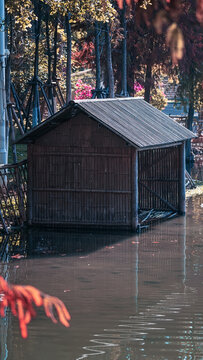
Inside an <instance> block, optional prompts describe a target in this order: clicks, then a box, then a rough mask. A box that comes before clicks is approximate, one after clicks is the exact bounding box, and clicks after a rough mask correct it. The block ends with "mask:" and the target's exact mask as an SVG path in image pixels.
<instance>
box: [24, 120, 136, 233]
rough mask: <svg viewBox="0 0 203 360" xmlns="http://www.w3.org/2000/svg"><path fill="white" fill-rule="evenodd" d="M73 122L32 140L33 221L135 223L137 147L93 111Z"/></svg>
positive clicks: (53, 222) (90, 223) (89, 223)
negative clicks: (102, 123)
mask: <svg viewBox="0 0 203 360" xmlns="http://www.w3.org/2000/svg"><path fill="white" fill-rule="evenodd" d="M71 121H74V123H72V124H71V125H70V122H71ZM70 122H67V123H64V124H62V125H61V126H59V127H58V128H57V129H56V130H55V131H51V132H50V133H48V134H47V135H45V136H44V137H43V138H41V139H39V140H38V141H37V142H36V144H34V145H29V146H30V148H31V147H32V151H30V152H29V154H30V155H29V156H30V158H32V174H31V177H32V180H31V183H32V191H31V194H30V201H29V204H30V203H31V198H32V205H31V206H32V214H31V215H30V216H31V217H32V219H30V222H31V223H38V224H50V225H52V224H61V225H63V224H65V225H67V224H72V225H74V224H75V225H77V224H78V225H83V224H85V225H95V224H97V225H122V226H129V227H130V226H131V205H132V204H131V194H132V189H131V148H130V147H129V146H127V144H126V143H125V142H124V141H123V140H121V139H120V138H119V137H117V136H116V135H114V134H112V133H111V132H110V131H108V130H106V129H105V128H103V127H101V126H98V124H97V123H96V122H95V121H93V120H91V119H89V118H87V117H82V118H79V119H72V120H70Z"/></svg>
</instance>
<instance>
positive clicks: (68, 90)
mask: <svg viewBox="0 0 203 360" xmlns="http://www.w3.org/2000/svg"><path fill="white" fill-rule="evenodd" d="M65 23H66V34H67V67H66V103H67V104H68V103H69V101H70V100H71V98H72V96H71V50H72V41H71V25H70V14H68V15H67V16H66V18H65Z"/></svg>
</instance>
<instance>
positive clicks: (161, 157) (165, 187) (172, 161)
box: [138, 146, 180, 210]
mask: <svg viewBox="0 0 203 360" xmlns="http://www.w3.org/2000/svg"><path fill="white" fill-rule="evenodd" d="M138 163H139V207H140V209H142V210H148V209H155V210H168V209H169V208H168V206H167V204H166V203H164V202H163V201H161V199H160V198H158V197H157V196H156V195H155V194H153V193H150V191H149V190H148V189H147V188H149V189H151V190H152V191H153V192H156V193H157V194H158V195H159V196H160V197H161V198H163V199H164V200H166V201H167V202H168V203H170V204H171V205H172V206H173V207H174V208H176V209H178V207H179V197H178V193H179V175H180V174H179V147H178V146H174V147H170V148H164V149H153V150H146V151H142V152H139V161H138ZM144 185H145V186H144Z"/></svg>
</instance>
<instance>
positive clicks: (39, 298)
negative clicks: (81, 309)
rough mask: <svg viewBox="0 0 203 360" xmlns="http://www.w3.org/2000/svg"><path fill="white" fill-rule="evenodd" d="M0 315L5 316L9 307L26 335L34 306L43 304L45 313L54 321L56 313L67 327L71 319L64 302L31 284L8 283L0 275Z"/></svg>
mask: <svg viewBox="0 0 203 360" xmlns="http://www.w3.org/2000/svg"><path fill="white" fill-rule="evenodd" d="M0 295H1V299H0V316H2V317H4V316H5V308H6V307H10V308H11V312H12V314H13V315H14V316H16V317H18V320H19V326H20V330H21V335H22V337H23V338H26V337H27V325H28V324H29V322H30V321H31V319H32V318H34V317H35V316H36V311H35V308H34V305H35V306H43V307H44V310H45V314H46V316H47V317H49V318H50V319H51V320H52V321H53V322H54V323H57V319H56V317H55V314H54V313H56V314H57V315H58V318H59V321H60V322H61V323H62V324H63V325H64V326H66V327H69V326H70V325H69V320H70V319H71V317H70V314H69V312H68V310H67V309H66V307H65V305H64V303H63V302H62V301H61V300H59V299H58V298H56V297H53V296H49V295H46V294H44V293H42V292H41V291H40V290H38V289H36V288H35V287H33V286H20V285H8V283H7V282H6V281H5V280H4V279H3V278H2V277H1V276H0Z"/></svg>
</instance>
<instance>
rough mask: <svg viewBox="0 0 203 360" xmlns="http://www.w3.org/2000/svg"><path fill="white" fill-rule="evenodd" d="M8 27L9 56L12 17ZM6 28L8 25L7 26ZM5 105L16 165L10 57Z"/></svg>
mask: <svg viewBox="0 0 203 360" xmlns="http://www.w3.org/2000/svg"><path fill="white" fill-rule="evenodd" d="M9 23H10V24H9V25H10V49H9V50H10V54H12V43H13V27H12V16H11V15H10V16H9ZM7 26H8V24H7ZM6 104H7V117H8V122H9V126H10V139H11V148H12V155H13V163H17V153H16V144H15V130H14V126H13V114H12V108H11V107H12V104H11V57H10V56H9V57H8V58H7V62H6Z"/></svg>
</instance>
